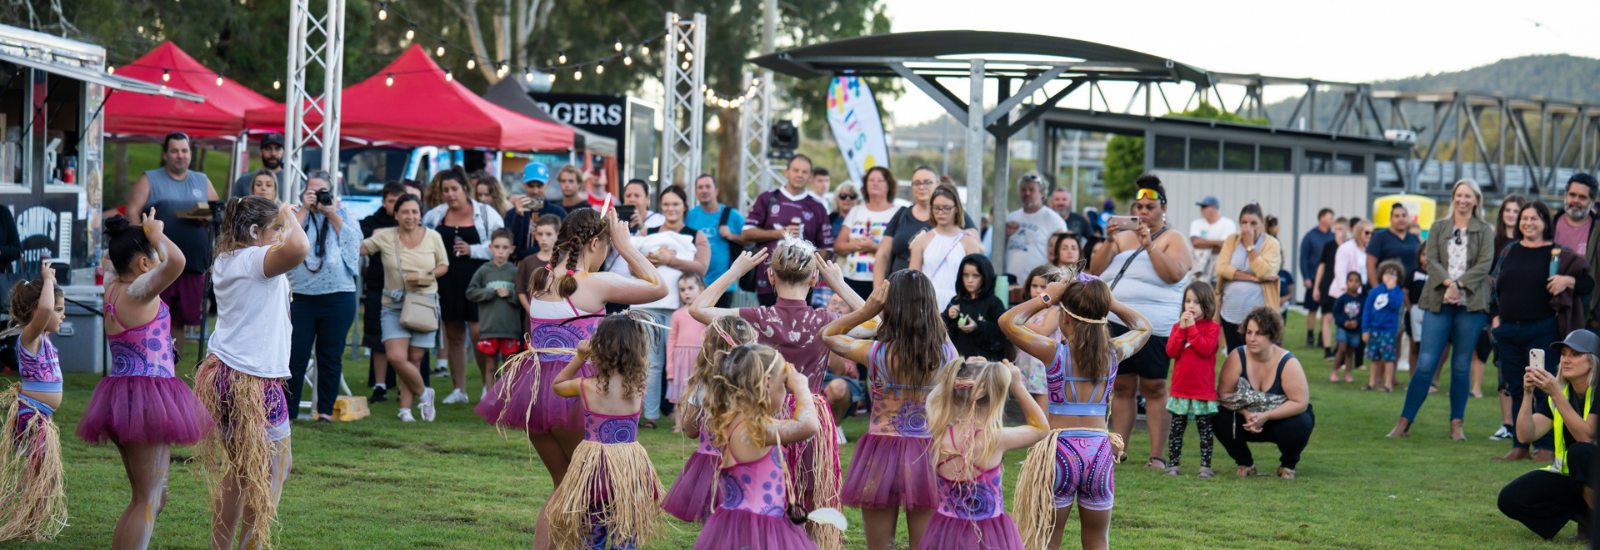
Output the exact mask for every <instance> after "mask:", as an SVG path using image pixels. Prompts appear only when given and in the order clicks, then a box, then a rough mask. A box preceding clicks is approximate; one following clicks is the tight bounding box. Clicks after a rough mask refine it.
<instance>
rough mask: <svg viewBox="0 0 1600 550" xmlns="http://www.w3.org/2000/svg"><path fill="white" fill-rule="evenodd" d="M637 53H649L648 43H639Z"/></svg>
mask: <svg viewBox="0 0 1600 550" xmlns="http://www.w3.org/2000/svg"><path fill="white" fill-rule="evenodd" d="M639 55H650V45H648V44H640V45H639Z"/></svg>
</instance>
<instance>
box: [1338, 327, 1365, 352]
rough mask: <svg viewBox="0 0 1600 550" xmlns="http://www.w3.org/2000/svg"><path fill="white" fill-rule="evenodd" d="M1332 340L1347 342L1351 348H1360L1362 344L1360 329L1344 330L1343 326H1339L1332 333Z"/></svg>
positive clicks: (1339, 342) (1340, 342) (1341, 342)
mask: <svg viewBox="0 0 1600 550" xmlns="http://www.w3.org/2000/svg"><path fill="white" fill-rule="evenodd" d="M1333 341H1334V343H1337V344H1349V345H1350V347H1351V348H1354V349H1360V348H1361V346H1362V344H1361V331H1359V330H1345V328H1344V327H1339V329H1338V331H1337V332H1335V333H1334V335H1333Z"/></svg>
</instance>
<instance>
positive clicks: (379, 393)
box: [367, 386, 389, 405]
mask: <svg viewBox="0 0 1600 550" xmlns="http://www.w3.org/2000/svg"><path fill="white" fill-rule="evenodd" d="M388 400H389V388H385V387H382V386H379V387H376V388H372V397H369V398H367V404H369V405H370V404H372V403H382V402H384V401H388Z"/></svg>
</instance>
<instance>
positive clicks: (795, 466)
mask: <svg viewBox="0 0 1600 550" xmlns="http://www.w3.org/2000/svg"><path fill="white" fill-rule="evenodd" d="M811 398H812V400H813V402H815V404H816V410H817V420H818V421H819V422H820V423H821V424H822V429H820V430H817V435H816V436H815V437H812V438H811V439H807V440H805V441H801V442H798V443H790V444H788V445H784V446H783V456H784V460H785V466H787V467H788V468H789V475H790V477H791V478H793V479H794V487H795V491H797V493H798V494H799V495H800V498H799V502H800V504H801V505H803V506H805V508H806V509H807V510H816V509H818V508H839V507H841V504H840V500H839V494H840V478H842V477H843V476H842V475H840V474H841V472H842V470H841V469H840V468H839V440H838V439H835V436H834V433H836V430H837V429H838V424H835V423H834V422H833V410H832V409H830V408H828V398H826V397H824V396H822V395H818V394H812V395H811ZM783 405H784V406H783V409H782V412H783V415H782V419H785V420H787V419H790V418H794V412H795V403H794V394H789V395H786V396H784V398H783ZM808 494H809V495H810V496H809V498H808V497H807V495H808ZM719 513H720V512H719ZM713 515H715V514H713ZM805 530H806V533H808V534H810V535H811V540H813V541H816V543H817V547H819V548H821V549H822V550H839V549H840V548H843V547H844V533H843V532H841V531H839V528H838V527H834V526H832V525H824V524H821V523H817V522H807V523H806V528H805Z"/></svg>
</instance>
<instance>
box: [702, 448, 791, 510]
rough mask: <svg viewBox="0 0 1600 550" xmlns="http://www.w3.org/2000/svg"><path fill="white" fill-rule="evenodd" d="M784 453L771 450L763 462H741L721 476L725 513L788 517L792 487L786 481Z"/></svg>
mask: <svg viewBox="0 0 1600 550" xmlns="http://www.w3.org/2000/svg"><path fill="white" fill-rule="evenodd" d="M781 452H782V450H781V449H779V448H778V446H777V445H773V446H770V447H767V454H766V455H763V456H762V457H761V458H758V459H755V460H752V461H749V462H740V463H737V464H734V465H732V466H729V467H727V468H723V469H722V471H721V472H718V475H719V477H721V478H722V505H721V506H722V509H724V510H743V511H746V512H750V513H753V514H760V515H763V516H771V517H777V518H781V517H786V516H785V515H784V513H783V508H784V506H785V505H786V504H788V501H787V500H786V499H787V498H788V493H787V491H788V487H787V486H786V485H785V482H784V479H783V462H782V459H781V457H782V455H780V454H779V453H781Z"/></svg>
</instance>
